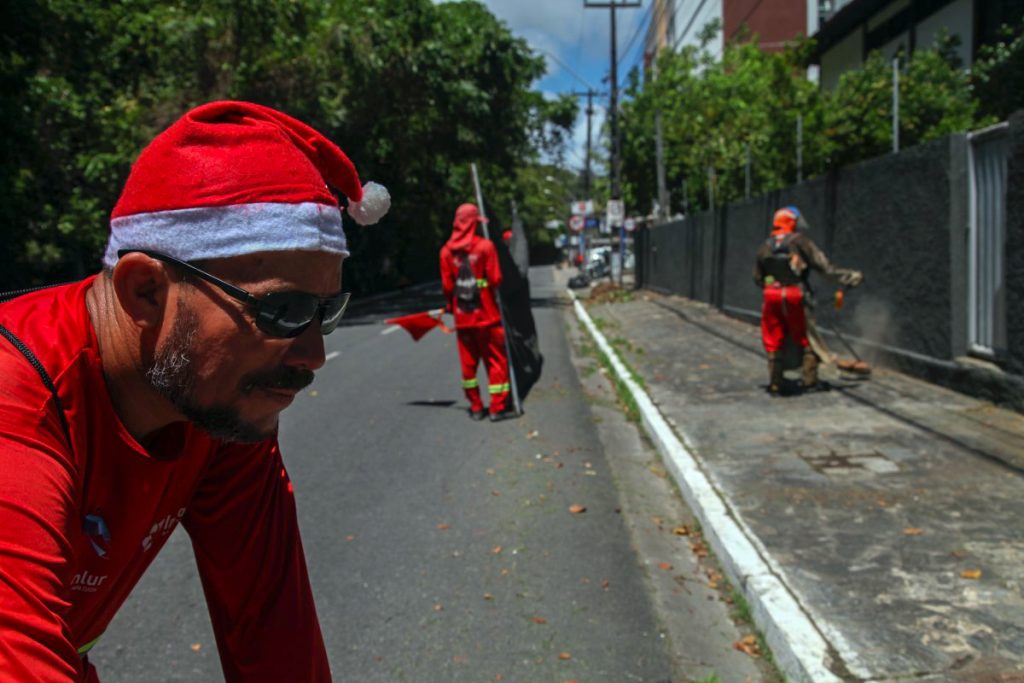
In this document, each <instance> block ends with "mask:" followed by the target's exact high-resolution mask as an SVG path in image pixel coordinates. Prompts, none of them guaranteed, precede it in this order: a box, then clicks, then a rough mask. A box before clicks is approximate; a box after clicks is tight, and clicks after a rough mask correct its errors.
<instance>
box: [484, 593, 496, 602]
mask: <svg viewBox="0 0 1024 683" xmlns="http://www.w3.org/2000/svg"><path fill="white" fill-rule="evenodd" d="M493 599H494V596H493V595H491V594H490V593H484V600H493Z"/></svg>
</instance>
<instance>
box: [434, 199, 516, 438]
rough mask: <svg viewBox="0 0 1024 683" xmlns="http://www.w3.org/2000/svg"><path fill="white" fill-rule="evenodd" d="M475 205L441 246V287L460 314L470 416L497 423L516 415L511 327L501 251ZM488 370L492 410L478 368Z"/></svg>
mask: <svg viewBox="0 0 1024 683" xmlns="http://www.w3.org/2000/svg"><path fill="white" fill-rule="evenodd" d="M486 220H487V219H486V218H484V217H483V216H481V215H480V211H479V210H478V209H477V208H476V206H475V205H473V204H463V205H462V206H460V207H459V208H458V209H457V210H456V211H455V221H454V223H453V225H452V235H451V237H450V238H449V239H448V241H447V242H446V243H445V245H444V246H443V247H441V286H442V288H443V289H444V296H445V298H446V299H447V300H448V310H449V311H451V313H452V315H453V316H454V317H455V330H456V335H457V337H458V344H459V360H460V362H461V364H462V388H463V389H464V390H465V392H466V398H467V399H469V416H470V417H471V418H472V419H474V420H482V419H483V418H484V416H485V415H487V414H488V412H489V417H490V419H491V421H492V422H497V421H498V420H503V419H505V418H508V417H511V416H512V415H513V413H512V412H511V411H509V406H508V399H509V378H508V357H507V355H506V353H505V329H504V328H503V327H502V325H501V313H500V312H499V310H498V301H497V298H496V297H497V294H496V292H497V289H498V287H500V286H501V268H500V267H499V266H498V254H497V252H496V251H495V249H494V245H493V244H492V243H491V241H490V240H487V239H484V238H483V237H480V236H479V235H477V234H476V229H477V225H479V224H480V223H483V222H486ZM481 360H482V361H483V362H484V366H485V367H486V368H487V378H488V387H487V392H488V394H490V399H491V402H490V406H489V410H488V411H485V410H484V404H483V401H482V400H481V399H480V386H479V382H478V381H477V378H476V369H477V365H478V364H479V363H480V361H481Z"/></svg>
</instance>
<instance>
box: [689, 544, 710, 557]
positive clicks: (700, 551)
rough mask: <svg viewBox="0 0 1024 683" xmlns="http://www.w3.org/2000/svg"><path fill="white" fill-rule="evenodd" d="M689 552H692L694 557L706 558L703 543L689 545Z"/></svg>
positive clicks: (705, 549) (706, 548)
mask: <svg viewBox="0 0 1024 683" xmlns="http://www.w3.org/2000/svg"><path fill="white" fill-rule="evenodd" d="M690 550H692V551H693V554H694V555H696V556H697V557H707V556H708V547H707V546H706V545H704V544H703V543H692V544H691V545H690Z"/></svg>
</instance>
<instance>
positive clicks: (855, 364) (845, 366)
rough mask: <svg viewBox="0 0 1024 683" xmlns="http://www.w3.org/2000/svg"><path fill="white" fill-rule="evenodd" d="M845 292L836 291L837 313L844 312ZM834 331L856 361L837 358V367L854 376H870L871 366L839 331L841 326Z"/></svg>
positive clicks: (842, 288)
mask: <svg viewBox="0 0 1024 683" xmlns="http://www.w3.org/2000/svg"><path fill="white" fill-rule="evenodd" d="M845 290H846V288H845V287H840V288H839V289H837V290H836V298H835V308H836V310H837V311H841V310H843V301H844V299H845V298H846V293H845ZM832 331H833V332H834V333H835V335H836V337H838V338H839V341H841V342H842V343H843V346H845V347H846V348H847V350H849V352H850V353H851V354H853V357H854V360H848V359H841V358H837V359H836V367H837V368H839V369H840V370H842V371H843V372H849V373H853V374H854V375H862V376H865V377H866V376H868V375H870V374H871V366H870V365H868V364H867V363H866V362H865V361H863V360H862V359H861V357H860V355H859V354H858V353H857V351H856V350H855V349H854V348H853V346H852V345H851V344H850V342H848V341H846V337H844V336H843V333H842V332H840V331H839V326H838V325H832Z"/></svg>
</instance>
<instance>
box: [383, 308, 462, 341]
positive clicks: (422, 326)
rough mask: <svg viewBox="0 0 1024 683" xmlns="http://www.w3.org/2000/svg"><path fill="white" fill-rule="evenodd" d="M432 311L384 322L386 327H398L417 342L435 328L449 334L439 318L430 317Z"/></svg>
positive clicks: (448, 330)
mask: <svg viewBox="0 0 1024 683" xmlns="http://www.w3.org/2000/svg"><path fill="white" fill-rule="evenodd" d="M431 313H432V311H424V312H423V313H413V314H412V315H403V316H401V317H400V318H390V319H388V320H385V321H384V322H385V323H387V324H388V325H398V326H400V327H401V328H402V329H404V330H405V331H406V332H408V333H409V334H410V335H412V338H413V340H414V341H419V340H420V337H422V336H423V335H425V334H426V333H427V332H430V331H431V330H432V329H434V328H435V327H440V328H441V330H442V331H444V332H449V333H450V332H451V330H450V329H448V327H447V326H446V325H445V324H444V323H443V322H441V317H440V316H437V317H434V316H433V315H431Z"/></svg>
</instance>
